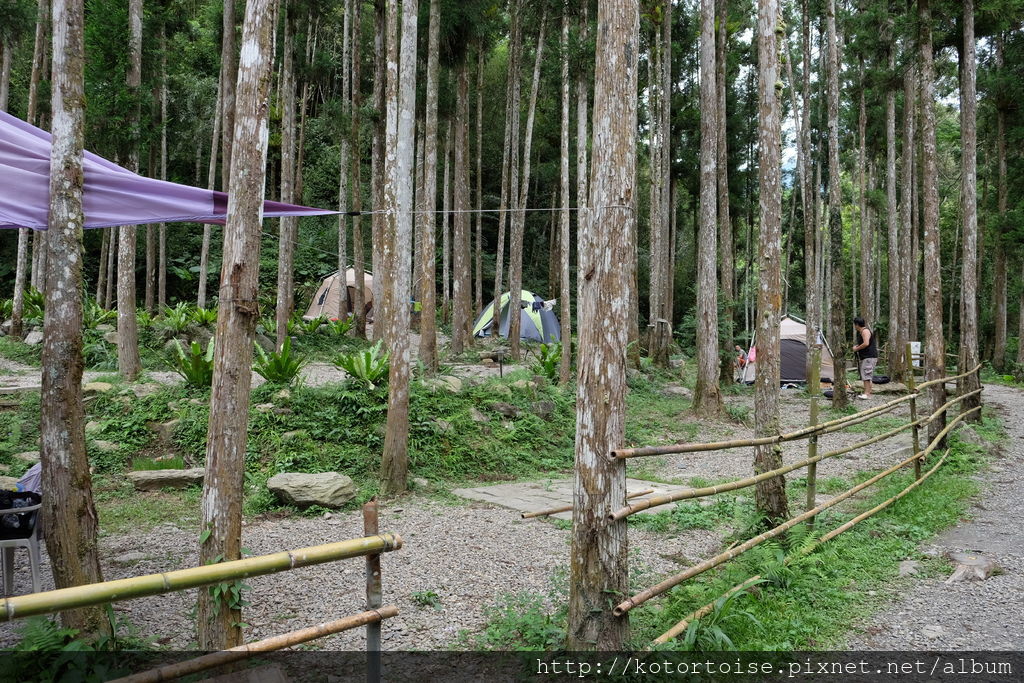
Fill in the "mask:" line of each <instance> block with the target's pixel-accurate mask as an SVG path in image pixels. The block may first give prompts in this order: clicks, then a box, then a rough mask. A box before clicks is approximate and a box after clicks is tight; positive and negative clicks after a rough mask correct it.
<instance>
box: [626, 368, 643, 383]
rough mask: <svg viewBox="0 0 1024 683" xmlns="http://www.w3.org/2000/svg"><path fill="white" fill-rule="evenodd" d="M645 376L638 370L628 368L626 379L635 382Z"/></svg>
mask: <svg viewBox="0 0 1024 683" xmlns="http://www.w3.org/2000/svg"><path fill="white" fill-rule="evenodd" d="M642 376H643V373H642V372H640V371H639V370H637V369H636V368H626V379H627V380H634V379H638V378H640V377H642Z"/></svg>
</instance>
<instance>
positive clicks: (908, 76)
mask: <svg viewBox="0 0 1024 683" xmlns="http://www.w3.org/2000/svg"><path fill="white" fill-rule="evenodd" d="M912 1H913V0H908V2H912ZM914 61H915V60H913V59H911V60H910V64H908V66H907V69H906V71H905V73H904V74H903V141H902V144H903V152H902V158H901V159H900V162H901V169H900V231H899V250H900V253H901V254H902V255H903V258H901V259H899V261H898V267H899V281H900V298H899V299H897V317H898V318H899V332H900V337H899V341H902V342H903V347H902V349H900V350H898V351H897V354H898V355H897V358H898V359H900V362H901V366H902V367H904V368H905V367H907V359H906V357H905V353H906V343H907V342H908V341H916V340H917V328H916V326H911V324H910V311H911V308H912V307H913V306H914V305H915V304H914V301H915V300H916V290H914V289H912V288H911V286H910V277H911V272H912V271H913V269H914V261H913V259H912V258H908V255H911V254H912V246H911V244H912V241H913V224H914V206H913V196H914V153H915V150H916V149H917V144H916V142H915V140H914V137H915V133H916V130H915V128H916V126H915V112H916V111H917V105H916V103H915V102H916V99H917V92H916V91H917V87H916V86H917V72H916V69H915V66H914Z"/></svg>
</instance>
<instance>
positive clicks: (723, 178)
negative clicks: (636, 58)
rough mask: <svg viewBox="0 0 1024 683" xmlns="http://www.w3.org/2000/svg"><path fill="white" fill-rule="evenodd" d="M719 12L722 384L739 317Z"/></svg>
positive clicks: (723, 19)
mask: <svg viewBox="0 0 1024 683" xmlns="http://www.w3.org/2000/svg"><path fill="white" fill-rule="evenodd" d="M715 12H716V15H717V16H716V24H717V29H716V40H715V87H716V90H717V97H716V100H717V107H716V109H717V112H716V116H717V118H718V122H717V125H716V127H715V131H716V133H717V137H718V142H717V145H716V150H717V152H718V159H717V162H716V164H715V170H716V171H717V176H716V181H717V190H718V253H719V263H720V264H721V266H720V269H719V270H720V273H721V275H720V278H719V280H720V282H719V287H720V288H721V291H722V317H721V324H722V326H724V328H725V330H724V335H723V336H724V338H725V339H726V341H727V342H728V343H727V344H726V347H725V348H726V349H727V351H726V353H724V354H722V370H721V376H720V377H719V380H720V381H726V382H731V381H732V379H733V377H732V373H733V369H732V368H733V357H732V347H733V344H732V340H733V322H734V318H735V316H736V306H735V303H734V300H735V298H736V289H735V287H733V281H734V278H735V277H736V274H735V272H734V269H735V265H734V259H733V245H732V218H731V215H730V211H729V148H728V144H729V136H728V133H727V128H728V123H729V112H728V110H727V108H726V102H727V99H728V98H727V97H726V95H727V91H728V84H727V83H726V77H727V76H726V74H727V71H728V70H727V66H728V65H727V64H726V59H727V57H726V48H727V47H728V44H729V28H728V25H729V4H728V2H727V0H717V2H716V3H715Z"/></svg>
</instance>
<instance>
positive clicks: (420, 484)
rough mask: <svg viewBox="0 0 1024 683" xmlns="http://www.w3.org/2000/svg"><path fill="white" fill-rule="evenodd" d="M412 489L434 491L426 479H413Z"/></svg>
mask: <svg viewBox="0 0 1024 683" xmlns="http://www.w3.org/2000/svg"><path fill="white" fill-rule="evenodd" d="M412 487H413V488H414V489H416V490H417V491H432V490H433V489H434V485H433V484H431V483H430V480H429V479H427V478H426V477H413V478H412ZM328 514H330V513H328Z"/></svg>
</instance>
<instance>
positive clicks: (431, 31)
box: [419, 0, 441, 372]
mask: <svg viewBox="0 0 1024 683" xmlns="http://www.w3.org/2000/svg"><path fill="white" fill-rule="evenodd" d="M439 3H440V0H430V26H429V28H428V29H427V90H426V98H427V101H426V124H425V125H426V130H425V134H424V143H425V149H424V150H423V213H421V214H420V223H421V226H422V227H421V229H422V231H423V243H422V250H423V260H422V264H423V270H422V271H421V272H420V288H421V289H420V292H421V293H420V300H421V302H422V311H421V313H420V355H419V359H420V362H422V363H423V365H424V367H425V368H426V369H427V372H436V371H437V283H436V280H437V274H436V262H437V245H436V242H437V239H436V233H437V214H436V213H435V211H436V210H437V75H438V73H437V72H438V61H437V60H438V49H439V45H440V25H441V10H440V4H439Z"/></svg>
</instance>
